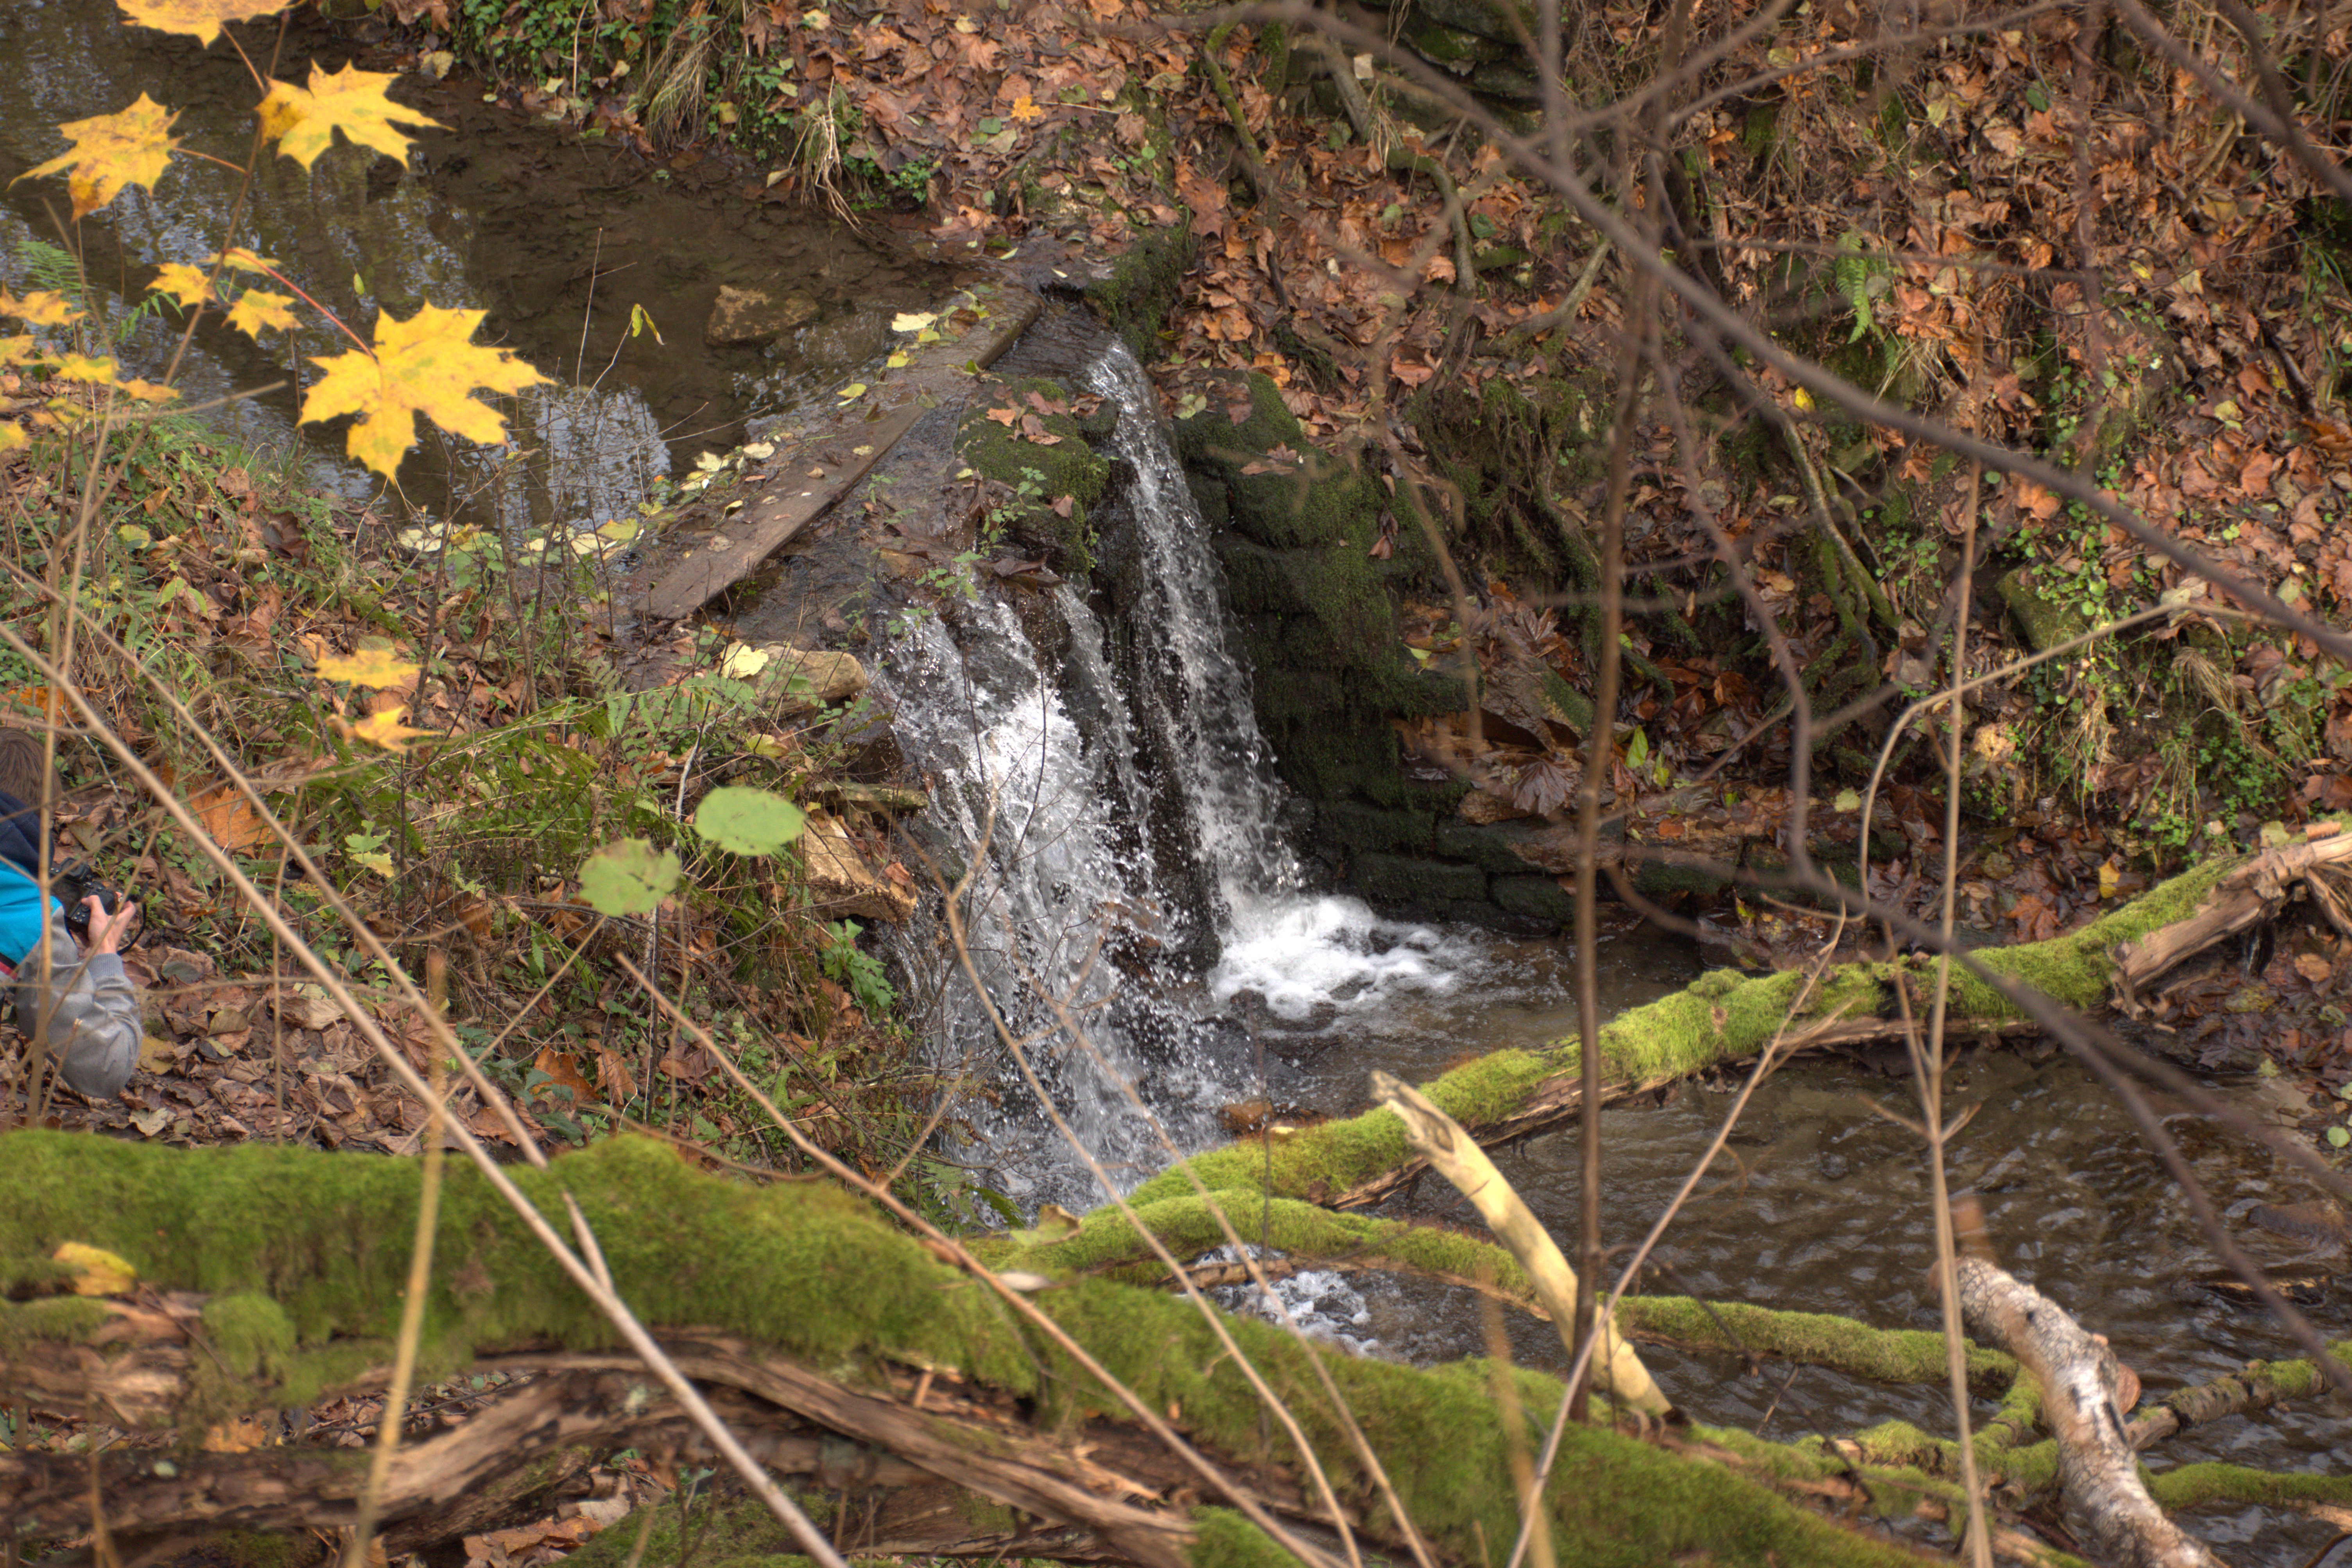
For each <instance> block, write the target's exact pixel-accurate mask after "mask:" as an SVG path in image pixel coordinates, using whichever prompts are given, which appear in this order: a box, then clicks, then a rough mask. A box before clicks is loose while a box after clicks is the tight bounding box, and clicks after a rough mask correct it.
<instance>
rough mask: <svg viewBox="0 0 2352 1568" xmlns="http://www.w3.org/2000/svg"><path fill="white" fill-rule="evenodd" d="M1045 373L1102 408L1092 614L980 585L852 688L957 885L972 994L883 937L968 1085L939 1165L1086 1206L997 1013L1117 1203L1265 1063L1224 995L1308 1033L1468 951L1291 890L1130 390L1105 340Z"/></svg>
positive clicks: (910, 945) (1198, 541)
mask: <svg viewBox="0 0 2352 1568" xmlns="http://www.w3.org/2000/svg"><path fill="white" fill-rule="evenodd" d="M1069 379H1071V380H1074V381H1079V382H1082V383H1083V384H1085V385H1086V386H1087V388H1088V389H1090V390H1092V391H1093V392H1095V393H1097V394H1098V395H1101V396H1102V397H1103V398H1105V399H1106V400H1107V401H1108V402H1110V403H1113V404H1115V405H1117V406H1118V410H1119V418H1118V426H1117V430H1116V433H1115V435H1114V437H1112V440H1113V447H1112V455H1113V456H1114V457H1115V458H1117V459H1118V462H1119V467H1120V468H1121V469H1122V470H1123V471H1124V473H1125V475H1126V484H1125V487H1124V488H1125V495H1124V500H1123V501H1122V502H1120V503H1119V504H1118V505H1116V506H1114V507H1112V508H1108V509H1106V511H1105V513H1104V516H1103V518H1102V520H1101V522H1102V526H1101V530H1100V532H1101V541H1100V555H1101V557H1102V563H1103V564H1102V567H1101V573H1100V574H1101V577H1102V579H1103V582H1104V584H1106V587H1105V591H1104V592H1103V594H1102V595H1100V597H1101V598H1103V599H1105V600H1108V605H1107V613H1106V614H1105V615H1104V616H1102V617H1101V618H1098V617H1097V612H1096V610H1095V608H1093V607H1091V606H1090V605H1089V603H1088V602H1087V599H1086V598H1083V597H1081V596H1080V595H1079V593H1078V592H1076V590H1075V589H1074V588H1073V587H1072V586H1071V585H1069V584H1064V585H1062V586H1061V587H1059V588H1058V589H1056V590H1055V591H1054V593H1053V595H1052V597H1051V602H1050V605H1049V606H1047V607H1049V608H1050V611H1051V614H1050V616H1044V617H1040V616H1036V615H1034V614H1033V615H1031V616H1027V617H1025V624H1026V627H1027V628H1028V629H1024V617H1023V616H1016V615H1015V614H1014V612H1013V608H1012V607H1011V606H1010V605H1007V604H1006V603H1004V602H1003V600H1001V599H999V598H996V597H993V596H991V595H989V594H987V593H986V592H985V591H983V592H982V594H981V595H979V596H978V597H976V598H975V599H973V600H972V601H971V602H969V603H962V604H956V605H950V606H949V607H947V608H946V609H944V610H942V612H941V614H940V616H937V617H936V618H931V617H926V618H924V619H922V620H921V621H920V622H919V624H918V625H916V626H913V627H912V628H910V629H909V630H908V632H906V633H905V634H904V635H903V636H901V637H899V638H898V640H897V641H895V642H894V643H893V645H892V646H891V647H890V649H889V652H888V658H887V665H886V667H885V669H884V671H883V672H882V676H881V679H880V680H879V681H878V682H877V684H878V685H879V686H880V687H881V689H882V692H881V694H882V695H883V696H884V697H885V698H886V700H887V701H888V703H889V705H890V707H891V709H892V710H893V712H894V720H893V726H894V730H895V732H896V734H897V736H898V743H899V746H900V749H901V750H902V751H903V752H904V753H905V754H906V756H907V758H908V762H909V763H912V764H913V765H914V766H915V767H916V768H917V769H918V770H919V772H921V773H923V774H924V775H926V776H927V777H929V779H930V780H931V781H932V783H933V785H934V788H933V797H932V798H933V804H932V806H931V809H930V811H929V813H928V814H927V821H926V825H925V829H924V832H925V836H926V837H927V838H928V840H929V845H930V847H931V848H932V850H933V853H934V855H935V857H936V858H937V860H938V861H939V862H940V863H939V865H938V867H937V869H939V870H940V872H942V873H943V874H944V875H945V876H946V877H947V878H948V879H949V880H950V881H957V880H961V882H962V884H963V892H962V894H961V901H960V903H959V906H958V912H959V914H960V916H961V923H962V925H963V928H964V931H965V934H966V939H967V941H966V946H967V948H968V951H969V954H970V962H971V970H972V972H973V973H975V974H976V975H977V977H978V979H979V982H980V988H979V991H978V992H975V991H974V989H973V988H972V986H971V984H970V982H969V980H968V979H967V978H965V977H964V976H963V975H962V973H961V964H960V963H959V962H958V960H957V959H956V957H955V954H954V952H953V950H952V944H951V943H950V942H949V941H948V940H947V933H946V931H944V930H943V929H941V930H933V931H928V932H923V931H915V932H910V933H909V939H908V941H907V942H904V943H903V944H902V946H901V955H902V957H903V958H905V959H906V961H907V962H908V966H909V967H910V969H915V970H919V971H929V973H931V974H932V975H933V976H934V977H936V980H937V984H932V985H927V986H924V987H921V988H920V989H923V990H925V991H927V992H929V994H933V995H936V996H937V997H938V999H939V1001H938V1005H937V1008H936V1011H937V1014H938V1017H937V1020H936V1022H935V1024H934V1028H933V1033H934V1038H935V1041H936V1044H937V1045H938V1047H940V1053H941V1056H942V1058H944V1059H945V1060H947V1061H949V1062H950V1063H961V1064H968V1070H969V1071H970V1072H971V1075H972V1078H973V1079H975V1080H976V1082H977V1085H978V1087H977V1089H975V1090H974V1091H973V1092H971V1093H970V1094H967V1095H966V1096H965V1097H963V1099H962V1100H961V1101H960V1102H959V1103H958V1104H957V1106H956V1107H955V1108H954V1110H955V1114H956V1115H957V1116H958V1117H960V1118H961V1120H962V1121H964V1122H965V1123H966V1124H968V1125H969V1126H971V1128H973V1129H974V1130H975V1132H976V1135H977V1145H978V1146H976V1147H973V1148H970V1149H967V1150H966V1151H965V1152H964V1154H963V1156H962V1157H964V1158H966V1159H968V1160H969V1161H970V1162H971V1163H975V1164H980V1165H983V1166H985V1167H986V1168H987V1170H988V1173H989V1176H988V1180H989V1183H990V1184H991V1185H992V1186H994V1187H997V1188H998V1189H999V1190H1002V1191H1003V1192H1005V1193H1007V1194H1011V1195H1012V1196H1013V1197H1014V1198H1016V1199H1017V1200H1019V1201H1021V1202H1023V1203H1024V1204H1035V1203H1039V1202H1044V1201H1047V1200H1052V1201H1056V1202H1060V1203H1063V1204H1065V1205H1067V1206H1070V1207H1073V1208H1077V1209H1085V1208H1088V1207H1091V1206H1093V1205H1095V1204H1096V1203H1098V1202H1100V1201H1101V1200H1102V1198H1103V1197H1104V1195H1105V1194H1103V1192H1102V1190H1101V1185H1100V1184H1099V1183H1098V1182H1097V1180H1096V1178H1095V1177H1094V1176H1093V1175H1092V1174H1091V1173H1089V1172H1087V1170H1086V1169H1085V1168H1084V1166H1083V1164H1082V1163H1079V1162H1078V1161H1077V1160H1076V1158H1075V1156H1074V1155H1073V1154H1072V1152H1070V1151H1069V1150H1068V1149H1067V1147H1066V1142H1064V1141H1063V1140H1062V1138H1061V1137H1060V1135H1059V1134H1058V1133H1057V1132H1056V1131H1055V1130H1054V1129H1053V1128H1052V1127H1051V1126H1050V1125H1048V1124H1047V1122H1046V1121H1045V1120H1044V1119H1043V1118H1041V1116H1040V1114H1039V1112H1038V1110H1037V1109H1036V1107H1035V1104H1034V1095H1033V1094H1032V1093H1031V1092H1030V1090H1029V1089H1028V1088H1027V1085H1026V1084H1025V1082H1024V1079H1023V1078H1022V1075H1021V1074H1020V1072H1019V1070H1018V1068H1017V1067H1016V1065H1015V1064H1014V1063H1013V1062H1012V1061H1010V1060H1008V1059H1007V1057H1008V1053H1007V1052H1006V1051H1005V1049H1004V1047H1003V1045H1002V1043H1001V1040H1000V1037H999V1034H998V1028H997V1020H998V1019H1000V1018H1001V1019H1002V1021H1003V1026H1004V1028H1005V1029H1007V1030H1009V1031H1010V1032H1011V1033H1012V1034H1013V1037H1015V1038H1016V1039H1019V1040H1021V1041H1022V1042H1023V1047H1022V1048H1023V1053H1024V1055H1025V1057H1026V1058H1027V1060H1028V1061H1029V1063H1030V1064H1031V1067H1032V1068H1033V1069H1034V1072H1035V1074H1036V1076H1037V1078H1038V1079H1039V1080H1040V1081H1041V1083H1042V1085H1043V1087H1044V1088H1045V1090H1046V1092H1047V1093H1048V1094H1049V1095H1050V1096H1051V1098H1052V1100H1053V1101H1054V1103H1055V1108H1056V1109H1057V1110H1059V1112H1060V1113H1061V1115H1062V1116H1063V1118H1064V1119H1065V1120H1066V1122H1067V1123H1068V1125H1069V1126H1070V1128H1071V1129H1072V1131H1074V1132H1075V1133H1076V1136H1077V1137H1078V1138H1079V1139H1080V1140H1082V1141H1083V1142H1085V1144H1086V1145H1087V1148H1088V1149H1089V1150H1090V1151H1091V1152H1093V1153H1094V1155H1095V1157H1096V1158H1097V1160H1098V1161H1099V1162H1100V1163H1102V1164H1103V1166H1104V1167H1105V1169H1106V1173H1107V1174H1108V1177H1109V1179H1110V1180H1111V1181H1112V1182H1113V1183H1114V1184H1117V1185H1118V1187H1120V1188H1122V1189H1124V1188H1126V1187H1129V1186H1132V1185H1133V1184H1135V1183H1136V1182H1137V1181H1139V1180H1140V1179H1141V1178H1142V1177H1143V1176H1144V1175H1145V1174H1148V1173H1150V1171H1152V1170H1154V1169H1157V1168H1159V1167H1160V1165H1162V1164H1164V1163H1166V1162H1167V1160H1168V1158H1169V1154H1168V1150H1167V1146H1166V1144H1165V1143H1164V1142H1162V1138H1161V1133H1162V1132H1164V1133H1165V1135H1166V1138H1167V1140H1168V1141H1170V1142H1173V1143H1174V1144H1175V1145H1176V1146H1177V1147H1178V1148H1180V1149H1182V1148H1191V1147H1196V1146H1198V1145H1200V1144H1202V1143H1203V1142H1207V1141H1209V1140H1210V1139H1211V1138H1213V1137H1214V1136H1217V1135H1219V1133H1218V1127H1217V1120H1216V1111H1217V1110H1218V1108H1219V1107H1220V1106H1222V1105H1223V1104H1225V1103H1228V1102H1230V1101H1233V1100H1238V1099H1242V1098H1244V1097H1245V1096H1248V1095H1251V1094H1254V1093H1255V1092H1257V1091H1258V1084H1259V1082H1260V1078H1259V1074H1260V1071H1261V1069H1262V1068H1263V1066H1264V1065H1265V1054H1264V1053H1263V1052H1262V1051H1259V1050H1256V1049H1254V1048H1253V1044H1252V1040H1251V1026H1250V1025H1249V1024H1248V1023H1247V1022H1246V1021H1244V1019H1241V1018H1237V1017H1234V1016H1228V1013H1227V1012H1226V1011H1224V1010H1225V1009H1226V1008H1227V1005H1228V1004H1230V1003H1233V1002H1234V1000H1235V999H1236V998H1237V997H1240V996H1241V994H1243V993H1244V992H1250V993H1255V994H1256V997H1257V998H1258V999H1259V1001H1260V1003H1261V1004H1262V1006H1263V1008H1264V1015H1265V1016H1267V1017H1269V1018H1271V1019H1273V1020H1276V1021H1280V1020H1286V1019H1288V1020H1298V1019H1307V1018H1310V1017H1316V1016H1321V1017H1325V1018H1328V1017H1330V1016H1336V1015H1337V1014H1338V1013H1339V1012H1343V1011H1346V1010H1349V1009H1352V1008H1359V1007H1361V1006H1364V1005H1370V1004H1371V1003H1373V1002H1375V1001H1377V1000H1378V999H1379V998H1380V997H1381V995H1382V994H1386V993H1389V992H1392V991H1394V990H1396V989H1399V988H1418V989H1423V990H1438V991H1442V990H1444V989H1447V988H1449V987H1451V986H1452V985H1453V984H1455V982H1456V980H1457V978H1458V974H1457V973H1456V972H1457V969H1458V968H1459V966H1460V965H1459V961H1460V960H1462V959H1463V958H1465V957H1466V956H1467V950H1466V945H1465V943H1463V942H1460V941H1459V940H1458V939H1455V940H1452V941H1448V940H1446V939H1442V938H1440V937H1439V935H1438V934H1437V933H1435V932H1433V931H1427V930H1425V929H1421V928H1412V927H1402V926H1395V925H1391V924H1390V923H1388V922H1383V921H1379V920H1377V919H1376V918H1375V917H1373V915H1372V914H1371V912H1370V910H1368V909H1366V908H1365V907H1364V906H1363V905H1362V904H1360V903H1359V902H1357V901H1356V900H1350V899H1343V898H1335V897H1328V896H1318V895H1316V894H1314V893H1311V892H1309V891H1308V890H1307V877H1306V874H1305V871H1304V868H1302V866H1301V863H1300V861H1299V858H1298V857H1297V854H1296V853H1295V852H1294V851H1293V849H1292V847H1291V846H1290V843H1289V841H1288V838H1287V837H1286V834H1285V833H1284V831H1283V826H1282V818H1283V809H1284V800H1285V796H1284V792H1283V790H1282V787H1281V785H1280V784H1278V783H1277V782H1276V779H1275V777H1274V774H1273V772H1272V768H1271V765H1270V763H1271V759H1270V758H1269V757H1268V755H1267V753H1266V748H1265V742H1264V740H1263V738H1262V737H1261V736H1260V735H1259V733H1258V729H1257V723H1256V720H1255V716H1254V713H1253V711H1252V708H1251V703H1250V677H1249V673H1248V671H1247V670H1246V669H1244V668H1243V667H1242V666H1241V664H1240V663H1239V662H1238V661H1237V660H1236V659H1235V658H1234V654H1233V652H1232V641H1231V638H1230V637H1228V635H1227V625H1226V616H1225V612H1224V608H1223V596H1222V592H1221V586H1220V574H1219V569H1218V564H1217V560H1216V556H1215V554H1214V553H1213V551H1212V550H1211V548H1210V543H1209V538H1208V531H1207V528H1206V526H1205V525H1204V524H1203V522H1202V519H1201V516H1200V513H1199V511H1198V510H1197V509H1196V508H1195V507H1194V505H1193V503H1192V492H1191V490H1190V489H1189V487H1188V486H1187V485H1186V483H1185V480H1184V476H1183V472H1182V469H1181V468H1180V467H1179V465H1178V462H1177V458H1176V455H1175V453H1174V451H1173V450H1172V448H1171V446H1170V443H1169V439H1168V434H1167V431H1166V428H1165V426H1163V424H1162V423H1161V420H1160V416H1159V412H1158V405H1157V400H1156V398H1155V397H1154V395H1153V394H1152V391H1151V388H1150V384H1149V383H1148V382H1147V381H1146V380H1145V378H1144V375H1143V372H1142V370H1141V367H1139V365H1138V364H1137V363H1135V360H1134V357H1133V356H1132V355H1131V354H1129V353H1128V351H1127V349H1126V348H1125V346H1124V345H1123V344H1120V343H1119V342H1118V341H1117V340H1115V339H1113V340H1109V341H1108V342H1107V343H1106V344H1104V345H1103V346H1101V347H1099V349H1098V350H1097V351H1096V352H1095V353H1093V355H1092V357H1091V359H1089V360H1088V361H1087V362H1086V363H1084V364H1083V365H1081V366H1079V367H1077V369H1076V374H1074V375H1071V376H1069ZM1041 619H1042V620H1043V621H1044V622H1045V624H1046V625H1048V626H1050V628H1051V633H1050V635H1047V636H1045V637H1044V638H1043V639H1042V640H1043V642H1044V643H1045V649H1044V651H1041V648H1040V646H1039V641H1038V640H1035V639H1034V638H1033V632H1034V628H1035V627H1036V626H1038V625H1039V623H1040V621H1041ZM992 1014H993V1016H992ZM1129 1085H1131V1086H1133V1089H1134V1091H1135V1096H1136V1097H1138V1098H1139V1099H1140V1100H1141V1102H1142V1106H1143V1107H1144V1108H1145V1109H1139V1108H1138V1106H1137V1105H1136V1103H1135V1100H1134V1099H1131V1098H1130V1095H1129V1088H1128V1086H1129ZM1147 1110H1148V1114H1147ZM1154 1121H1157V1123H1158V1130H1156V1131H1155V1128H1154V1125H1153V1123H1154Z"/></svg>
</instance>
